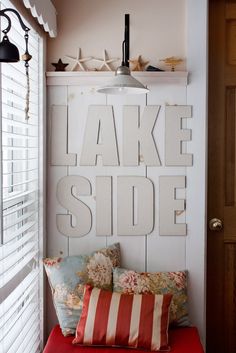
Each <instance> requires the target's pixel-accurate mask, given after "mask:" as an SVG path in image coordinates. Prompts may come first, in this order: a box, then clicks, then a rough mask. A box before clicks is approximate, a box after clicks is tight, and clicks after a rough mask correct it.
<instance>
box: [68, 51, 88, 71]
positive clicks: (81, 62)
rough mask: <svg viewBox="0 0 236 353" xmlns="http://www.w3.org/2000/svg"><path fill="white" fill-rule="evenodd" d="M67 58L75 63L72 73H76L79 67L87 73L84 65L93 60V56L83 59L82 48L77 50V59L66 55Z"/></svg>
mask: <svg viewBox="0 0 236 353" xmlns="http://www.w3.org/2000/svg"><path fill="white" fill-rule="evenodd" d="M66 58H67V59H69V60H70V61H72V62H73V63H74V65H73V66H72V68H71V71H74V70H75V69H76V68H77V66H79V68H80V69H81V70H82V71H86V68H85V66H84V63H85V62H87V61H90V60H92V59H93V57H92V56H88V57H87V58H81V49H80V48H78V49H77V55H76V58H73V57H72V56H68V55H66Z"/></svg>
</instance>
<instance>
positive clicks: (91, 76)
mask: <svg viewBox="0 0 236 353" xmlns="http://www.w3.org/2000/svg"><path fill="white" fill-rule="evenodd" d="M114 74H115V73H114V72H110V71H98V72H95V71H64V72H56V71H50V72H47V73H46V76H47V86H76V85H85V86H90V85H101V84H104V82H105V81H107V80H109V79H111V78H112V77H113V76H114ZM132 75H133V76H134V77H135V78H136V79H138V80H139V81H140V82H142V83H143V84H144V85H150V84H157V83H161V84H177V85H180V86H187V84H188V72H186V71H175V72H171V71H164V72H147V71H140V72H139V71H137V72H132Z"/></svg>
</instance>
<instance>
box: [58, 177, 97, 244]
mask: <svg viewBox="0 0 236 353" xmlns="http://www.w3.org/2000/svg"><path fill="white" fill-rule="evenodd" d="M89 195H91V185H90V182H89V180H88V179H86V178H84V177H81V176H78V175H70V176H65V177H64V178H62V179H61V180H60V181H59V183H58V184H57V199H58V201H59V202H60V204H61V205H62V207H64V208H66V209H67V210H68V211H69V212H70V213H71V214H63V215H62V214H57V219H56V221H57V228H58V230H59V232H61V233H62V234H64V235H67V236H68V237H82V236H84V235H86V234H88V233H89V231H90V229H91V226H92V215H91V211H90V208H89V207H88V206H87V205H85V204H84V203H83V202H82V201H80V200H79V199H78V196H89ZM72 214H73V215H74V216H75V218H76V224H75V226H73V225H72Z"/></svg>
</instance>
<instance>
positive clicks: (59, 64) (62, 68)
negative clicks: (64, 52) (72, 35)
mask: <svg viewBox="0 0 236 353" xmlns="http://www.w3.org/2000/svg"><path fill="white" fill-rule="evenodd" d="M68 65H69V64H64V63H63V62H62V60H61V58H60V59H59V60H58V62H57V63H52V66H54V67H55V71H65V68H66V67H67V66H68Z"/></svg>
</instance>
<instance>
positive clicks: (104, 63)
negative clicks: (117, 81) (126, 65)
mask: <svg viewBox="0 0 236 353" xmlns="http://www.w3.org/2000/svg"><path fill="white" fill-rule="evenodd" d="M93 60H95V61H99V62H101V63H102V64H101V66H100V67H99V69H98V70H99V71H101V70H102V68H103V67H104V66H105V67H106V68H107V69H108V70H109V71H112V69H111V67H110V66H109V64H111V63H113V62H115V61H117V60H119V58H112V59H109V58H108V55H107V52H106V50H105V49H104V51H103V59H99V58H93Z"/></svg>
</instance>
